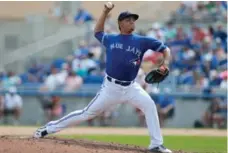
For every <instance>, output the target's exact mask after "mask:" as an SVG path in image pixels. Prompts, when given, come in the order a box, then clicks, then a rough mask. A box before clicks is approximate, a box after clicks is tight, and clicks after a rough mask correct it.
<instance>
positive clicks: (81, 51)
mask: <svg viewBox="0 0 228 153" xmlns="http://www.w3.org/2000/svg"><path fill="white" fill-rule="evenodd" d="M88 53H89V48H88V45H87V44H86V42H85V41H84V40H81V41H80V42H79V47H78V48H77V49H76V50H75V51H74V55H75V56H76V57H81V56H87V55H88Z"/></svg>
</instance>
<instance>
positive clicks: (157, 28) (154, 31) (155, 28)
mask: <svg viewBox="0 0 228 153" xmlns="http://www.w3.org/2000/svg"><path fill="white" fill-rule="evenodd" d="M147 36H148V37H151V38H156V39H158V40H161V41H164V39H165V36H164V32H163V31H162V30H161V25H160V24H159V23H154V24H153V25H152V28H151V29H150V31H149V32H148V33H147Z"/></svg>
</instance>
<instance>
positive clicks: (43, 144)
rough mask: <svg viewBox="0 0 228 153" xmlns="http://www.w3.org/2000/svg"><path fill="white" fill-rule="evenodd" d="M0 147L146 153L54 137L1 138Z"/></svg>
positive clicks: (39, 152) (38, 152)
mask: <svg viewBox="0 0 228 153" xmlns="http://www.w3.org/2000/svg"><path fill="white" fill-rule="evenodd" d="M0 146H1V147H0V153H72V152H74V153H148V151H147V150H146V149H145V148H141V147H138V146H133V145H120V144H115V143H102V142H97V141H88V140H72V139H60V138H56V137H47V138H44V139H34V138H28V137H22V136H1V137H0ZM174 153H184V152H183V151H175V152H174Z"/></svg>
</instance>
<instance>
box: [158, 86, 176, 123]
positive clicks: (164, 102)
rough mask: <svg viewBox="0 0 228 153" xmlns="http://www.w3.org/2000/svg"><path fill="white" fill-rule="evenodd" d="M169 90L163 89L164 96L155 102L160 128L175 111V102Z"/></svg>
mask: <svg viewBox="0 0 228 153" xmlns="http://www.w3.org/2000/svg"><path fill="white" fill-rule="evenodd" d="M170 92H171V91H170V89H169V88H165V89H164V95H162V96H160V97H159V100H158V101H157V102H156V106H157V110H158V116H159V122H160V126H161V127H164V122H165V120H166V119H167V118H171V117H173V115H174V111H175V101H174V98H173V97H172V96H170V95H168V94H170Z"/></svg>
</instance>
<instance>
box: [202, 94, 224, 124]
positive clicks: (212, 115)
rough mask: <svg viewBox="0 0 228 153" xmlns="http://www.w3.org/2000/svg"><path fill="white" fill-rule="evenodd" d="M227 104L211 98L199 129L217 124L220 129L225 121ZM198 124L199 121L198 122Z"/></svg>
mask: <svg viewBox="0 0 228 153" xmlns="http://www.w3.org/2000/svg"><path fill="white" fill-rule="evenodd" d="M226 114H227V104H226V101H225V102H223V101H222V99H220V98H212V99H211V101H210V105H209V107H208V109H207V111H206V112H205V113H204V115H203V122H202V123H201V127H213V126H214V125H216V124H218V127H219V128H221V127H222V124H224V121H225V119H226ZM198 122H199V123H200V121H198Z"/></svg>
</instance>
